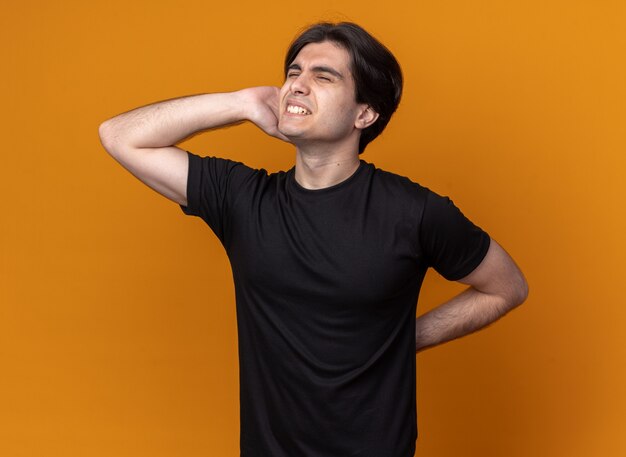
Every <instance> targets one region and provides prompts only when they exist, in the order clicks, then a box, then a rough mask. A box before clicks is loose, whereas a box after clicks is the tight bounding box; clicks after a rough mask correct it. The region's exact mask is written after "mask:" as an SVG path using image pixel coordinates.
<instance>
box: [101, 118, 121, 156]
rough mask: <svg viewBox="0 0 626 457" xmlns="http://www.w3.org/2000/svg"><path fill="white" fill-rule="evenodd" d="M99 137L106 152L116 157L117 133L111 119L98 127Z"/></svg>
mask: <svg viewBox="0 0 626 457" xmlns="http://www.w3.org/2000/svg"><path fill="white" fill-rule="evenodd" d="M98 135H99V137H100V143H101V144H102V147H103V148H104V149H105V151H107V152H108V153H109V154H110V155H112V156H113V157H115V150H116V143H117V142H116V138H117V134H116V133H115V129H114V128H113V125H112V123H111V120H110V119H109V120H106V121H104V122H103V123H102V124H100V126H99V127H98Z"/></svg>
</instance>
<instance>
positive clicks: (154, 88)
mask: <svg viewBox="0 0 626 457" xmlns="http://www.w3.org/2000/svg"><path fill="white" fill-rule="evenodd" d="M15 5H17V6H15ZM88 5H89V3H88V2H79V1H65V2H28V1H27V2H17V3H13V4H11V6H7V5H5V6H4V7H3V13H2V15H1V16H2V17H1V18H0V24H1V27H0V34H1V38H2V39H1V40H0V43H1V44H0V47H1V55H2V68H3V70H2V73H1V76H0V78H2V93H3V96H2V110H0V113H1V114H0V116H1V117H2V119H1V120H2V123H1V125H2V131H3V135H2V137H3V138H2V140H3V145H4V147H3V153H2V164H1V166H0V174H1V179H0V191H1V192H2V195H3V213H2V216H1V217H2V221H1V224H0V256H1V257H0V260H1V263H0V361H1V368H0V370H1V371H0V455H1V456H7V457H8V456H18V455H19V456H28V457H31V456H32V457H35V456H37V457H39V456H46V457H53V456H63V457H70V456H90V457H97V456H112V455H114V456H116V457H126V456H128V457H130V456H132V457H140V456H151V457H160V456H185V457H193V456H217V455H220V456H235V455H238V438H239V435H238V433H239V422H238V420H239V416H238V414H239V409H238V407H239V406H238V387H237V386H238V384H237V376H238V367H237V341H236V323H235V311H234V303H233V287H232V283H231V278H230V270H229V267H228V263H227V260H226V257H225V255H224V253H223V251H222V249H221V247H220V245H219V243H218V242H217V240H216V238H215V237H214V236H213V234H212V233H211V232H210V231H209V229H208V228H207V227H206V226H205V225H204V223H203V222H202V221H201V220H200V219H197V218H189V217H185V216H184V215H183V214H182V212H181V211H180V210H179V209H178V207H177V206H176V205H175V204H173V203H170V202H169V201H167V200H165V199H164V198H161V197H159V196H158V195H157V194H156V193H154V192H153V191H151V190H150V189H148V188H147V187H144V186H143V185H141V184H140V183H139V181H137V180H136V179H135V178H133V177H132V176H131V175H130V174H128V173H127V172H125V171H124V170H123V169H122V168H121V167H120V166H119V165H117V164H116V163H115V162H114V161H113V160H112V159H111V158H110V157H109V156H108V155H107V154H106V153H105V152H104V150H103V149H102V147H101V146H100V143H99V140H98V135H97V129H98V125H99V124H100V122H102V121H103V120H104V119H106V118H108V117H111V116H113V115H115V114H118V113H120V112H122V111H126V110H129V109H131V108H134V107H137V106H139V105H144V104H147V103H150V102H153V101H157V100H163V99H166V98H172V97H176V96H182V95H188V94H194V93H200V92H211V91H225V90H234V89H237V88H241V87H245V86H250V85H257V84H275V85H278V84H280V83H281V62H282V58H283V52H284V50H285V48H286V46H287V44H288V42H289V41H290V40H291V38H292V37H293V36H294V34H295V33H296V32H297V31H298V30H299V29H300V28H301V27H302V26H304V25H305V24H307V23H310V22H313V21H315V20H318V19H349V20H354V21H356V22H359V23H361V24H362V25H363V26H365V27H366V28H367V29H369V30H370V31H371V32H372V33H374V34H375V35H376V36H378V37H379V38H381V39H382V41H383V42H385V43H386V44H387V45H388V46H389V47H390V48H391V49H392V50H393V51H394V52H395V54H396V55H397V57H398V59H399V60H400V62H401V64H402V66H403V69H404V72H405V77H406V90H405V96H404V99H403V101H402V104H401V107H400V109H399V111H398V113H397V115H396V117H395V119H394V120H392V122H391V124H390V126H389V127H388V130H387V131H386V132H385V134H384V135H383V136H382V137H381V138H380V139H379V140H377V141H376V142H374V143H373V144H372V145H371V146H370V147H369V150H368V151H367V152H366V153H365V155H364V159H366V160H368V161H370V162H374V163H375V164H376V165H377V166H379V167H382V168H385V169H389V170H391V171H395V172H398V173H401V174H405V175H407V176H409V177H411V178H412V179H414V180H416V181H418V182H420V183H422V184H424V185H427V186H428V187H430V188H432V189H434V190H436V191H438V192H439V193H443V194H447V195H450V196H451V197H452V198H453V199H454V200H455V202H456V203H457V204H458V205H459V206H460V207H461V208H462V209H463V210H464V212H465V213H466V214H467V215H468V216H469V217H470V218H472V219H473V220H474V221H475V222H477V223H478V224H479V225H481V226H482V227H484V228H485V229H487V230H488V231H489V232H490V234H491V235H492V236H493V237H494V238H495V239H497V240H498V241H500V243H501V244H503V245H504V246H505V248H506V249H507V250H508V251H509V252H510V253H511V254H512V255H513V257H514V258H515V259H516V260H517V261H518V263H519V264H520V266H521V267H522V269H523V270H524V272H525V273H526V275H527V277H528V280H529V283H530V286H531V295H530V298H529V300H528V301H527V303H526V304H525V305H523V307H521V308H519V309H518V310H516V311H515V312H513V313H512V314H511V315H509V316H507V317H506V318H505V319H504V320H502V321H501V322H499V323H498V324H496V325H494V326H492V327H490V328H489V329H487V330H485V331H483V332H481V333H478V334H476V335H473V336H470V337H467V338H466V339H463V340H460V341H456V342H453V343H449V344H447V345H444V346H441V347H438V348H435V349H431V350H429V351H427V352H425V353H423V354H420V355H419V356H418V359H417V360H418V420H419V432H420V437H419V439H418V452H417V455H419V456H433V457H435V456H436V457H446V456H450V457H452V456H457V457H458V456H470V457H472V456H508V457H516V456H533V457H535V456H550V457H552V456H568V457H577V456H617V455H625V454H626V435H625V434H624V433H623V432H624V423H625V419H626V418H625V417H624V416H625V411H626V409H625V407H626V393H625V392H626V390H625V389H624V385H626V366H625V363H624V362H625V360H626V357H625V356H626V351H625V344H624V339H623V337H622V332H623V329H624V328H625V325H624V324H626V306H624V300H623V292H622V286H620V284H621V281H623V276H624V270H625V269H624V266H623V258H624V254H626V252H625V249H624V248H625V243H624V237H623V234H624V233H626V227H625V225H626V224H625V219H626V217H625V214H624V203H623V200H624V197H625V196H626V192H625V191H626V189H625V187H626V185H625V179H624V174H625V171H626V170H625V165H626V160H625V159H624V152H625V151H626V132H625V127H624V126H625V125H626V108H625V107H626V89H625V88H626V84H625V82H626V71H625V70H626V66H625V56H626V33H625V32H624V23H625V20H626V14H625V13H626V11H625V7H624V3H623V2H621V1H608V0H607V1H593V0H587V1H583V0H580V1H571V0H570V1H544V0H541V1H540V0H525V1H521V0H520V1H498V0H492V1H474V2H470V1H458V0H457V1H452V0H450V1H440V2H421V1H416V2H415V1H408V0H407V1H405V2H385V3H382V4H380V5H377V4H376V3H375V2H363V1H352V0H345V1H342V0H336V1H330V0H319V1H317V2H314V3H294V2H286V1H282V0H279V1H272V2H251V1H243V2H242V1H239V2H224V3H220V4H219V5H214V4H212V2H209V1H196V0H191V1H188V2H161V1H156V2H155V1H145V0H144V1H135V2H132V1H131V2H125V1H124V2H122V1H119V0H113V1H112V2H106V3H105V2H102V3H101V4H98V5H95V6H88ZM183 146H184V147H187V148H188V149H190V150H192V151H194V152H196V153H199V154H214V155H221V156H224V157H230V158H234V159H237V160H243V161H245V162H247V163H248V164H250V165H252V166H256V167H265V168H267V169H269V170H277V169H280V168H286V167H290V166H291V164H292V161H293V152H292V150H291V149H290V147H289V146H288V145H286V144H282V143H279V142H278V141H277V140H273V139H270V138H267V137H265V136H263V134H262V133H260V132H259V131H257V130H256V129H255V128H254V127H253V126H249V125H244V126H240V127H235V128H231V129H227V130H224V131H219V132H215V133H211V134H205V135H201V136H198V137H195V138H194V139H193V140H191V141H188V142H187V143H185V144H184V145H183ZM459 289H460V288H459V287H458V285H457V284H451V283H446V282H445V281H443V280H441V279H439V278H437V277H435V276H434V275H431V276H429V277H428V278H427V281H426V284H425V289H424V291H423V294H422V297H421V299H420V305H419V311H420V312H423V311H425V310H427V309H429V308H431V307H433V306H434V305H436V304H437V303H439V302H441V301H442V300H444V299H446V298H447V297H449V296H451V295H452V294H453V293H455V292H457V291H458V290H459Z"/></svg>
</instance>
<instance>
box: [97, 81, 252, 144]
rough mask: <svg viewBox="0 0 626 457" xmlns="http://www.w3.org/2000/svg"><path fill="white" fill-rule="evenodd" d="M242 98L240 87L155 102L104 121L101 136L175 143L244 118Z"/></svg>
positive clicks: (115, 141)
mask: <svg viewBox="0 0 626 457" xmlns="http://www.w3.org/2000/svg"><path fill="white" fill-rule="evenodd" d="M242 98H243V97H242V91H239V92H229V93H216V94H200V95H191V96H188V97H182V98H176V99H172V100H165V101H162V102H158V103H153V104H151V105H147V106H142V107H140V108H136V109H134V110H132V111H128V112H126V113H123V114H120V115H118V116H115V117H113V118H111V119H109V120H107V121H105V122H104V123H103V124H102V125H101V127H100V132H101V136H102V137H103V138H106V139H107V141H108V142H109V143H110V144H117V145H123V146H124V147H127V148H134V149H136V148H159V147H165V146H172V145H175V144H177V143H179V142H180V141H182V140H184V139H185V138H188V137H189V136H191V135H193V134H194V133H197V132H200V131H202V130H207V129H211V128H217V127H221V126H224V125H228V124H232V123H235V122H239V121H242V120H245V115H244V112H243V109H242V107H243V106H244V105H245V103H244V102H243V100H242Z"/></svg>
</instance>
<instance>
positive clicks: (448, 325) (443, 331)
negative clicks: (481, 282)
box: [415, 287, 518, 351]
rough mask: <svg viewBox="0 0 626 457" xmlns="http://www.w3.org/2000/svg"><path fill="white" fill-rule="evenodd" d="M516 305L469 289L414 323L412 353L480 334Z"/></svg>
mask: <svg viewBox="0 0 626 457" xmlns="http://www.w3.org/2000/svg"><path fill="white" fill-rule="evenodd" d="M517 304H518V303H514V302H511V301H507V300H506V299H505V298H504V297H501V296H498V295H491V294H486V293H483V292H480V291H478V290H477V289H475V288H473V287H470V288H468V289H466V290H465V291H464V292H462V293H461V294H459V295H457V296H456V297H454V298H452V299H451V300H449V301H447V302H445V303H443V304H442V305H440V306H438V307H437V308H435V309H433V310H431V311H429V312H427V313H425V314H423V315H422V316H420V317H418V318H417V319H416V320H415V350H416V351H421V350H424V349H427V348H429V347H432V346H436V345H438V344H441V343H445V342H447V341H450V340H454V339H456V338H460V337H462V336H464V335H467V334H470V333H473V332H475V331H477V330H480V329H481V328H483V327H485V326H487V325H489V324H490V323H492V322H494V321H496V320H497V319H499V318H500V317H502V316H503V315H504V314H506V313H507V312H508V311H509V310H511V309H512V308H513V307H515V306H516V305H517Z"/></svg>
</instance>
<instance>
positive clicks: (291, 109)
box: [287, 105, 311, 116]
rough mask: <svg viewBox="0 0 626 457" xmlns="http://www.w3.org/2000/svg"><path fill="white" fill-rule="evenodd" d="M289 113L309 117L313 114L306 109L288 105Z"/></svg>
mask: <svg viewBox="0 0 626 457" xmlns="http://www.w3.org/2000/svg"><path fill="white" fill-rule="evenodd" d="M287 112H288V113H290V114H301V115H305V116H306V115H309V114H311V112H310V111H309V110H307V109H306V108H303V107H301V106H296V105H287Z"/></svg>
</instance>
